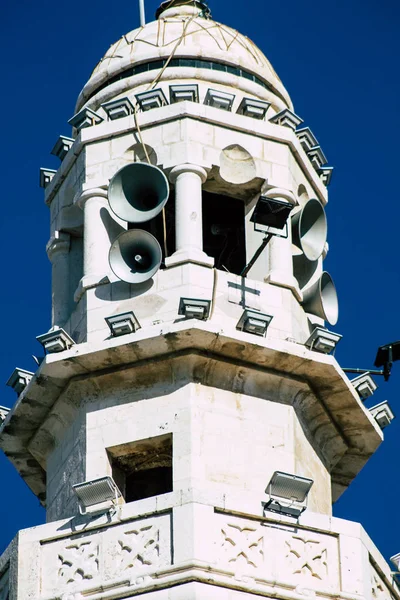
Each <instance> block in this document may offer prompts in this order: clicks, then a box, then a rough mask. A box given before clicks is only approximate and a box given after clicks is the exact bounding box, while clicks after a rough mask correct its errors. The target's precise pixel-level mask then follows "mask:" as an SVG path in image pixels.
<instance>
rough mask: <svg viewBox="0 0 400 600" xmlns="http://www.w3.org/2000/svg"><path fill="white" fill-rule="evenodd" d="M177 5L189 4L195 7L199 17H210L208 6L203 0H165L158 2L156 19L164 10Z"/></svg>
mask: <svg viewBox="0 0 400 600" xmlns="http://www.w3.org/2000/svg"><path fill="white" fill-rule="evenodd" d="M178 6H182V7H183V6H186V7H188V6H191V7H193V8H197V9H198V10H199V16H200V17H204V18H205V19H210V18H211V11H210V9H209V8H208V5H207V3H206V2H203V0H165V2H162V3H161V4H160V6H159V8H158V9H157V11H156V19H158V18H159V17H160V16H161V15H162V14H163V13H164V12H165V11H166V10H168V9H170V8H177V7H178Z"/></svg>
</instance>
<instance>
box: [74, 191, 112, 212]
mask: <svg viewBox="0 0 400 600" xmlns="http://www.w3.org/2000/svg"><path fill="white" fill-rule="evenodd" d="M90 198H104V199H105V200H107V199H108V192H107V190H105V189H103V188H100V187H97V188H91V189H90V190H84V191H83V192H81V193H79V194H77V195H76V196H75V198H74V204H77V205H78V206H79V207H80V208H83V207H84V205H85V203H86V201H87V200H89V199H90Z"/></svg>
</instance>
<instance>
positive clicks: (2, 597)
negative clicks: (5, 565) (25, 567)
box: [0, 569, 10, 600]
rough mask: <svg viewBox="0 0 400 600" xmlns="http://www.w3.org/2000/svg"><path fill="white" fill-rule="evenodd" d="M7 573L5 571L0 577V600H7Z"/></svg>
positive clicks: (8, 595) (8, 594) (8, 593)
mask: <svg viewBox="0 0 400 600" xmlns="http://www.w3.org/2000/svg"><path fill="white" fill-rule="evenodd" d="M9 597H10V588H9V573H8V569H7V571H6V572H5V573H4V574H3V575H2V576H1V577H0V600H9Z"/></svg>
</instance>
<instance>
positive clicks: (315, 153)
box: [307, 146, 328, 170]
mask: <svg viewBox="0 0 400 600" xmlns="http://www.w3.org/2000/svg"><path fill="white" fill-rule="evenodd" d="M307 156H308V158H309V159H310V161H311V163H312V165H313V166H314V168H315V169H317V170H318V169H321V167H323V165H326V163H327V162H328V161H327V159H326V156H325V154H324V153H323V151H322V148H321V146H314V147H313V148H310V150H308V152H307Z"/></svg>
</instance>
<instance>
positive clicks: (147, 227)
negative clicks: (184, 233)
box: [128, 190, 175, 268]
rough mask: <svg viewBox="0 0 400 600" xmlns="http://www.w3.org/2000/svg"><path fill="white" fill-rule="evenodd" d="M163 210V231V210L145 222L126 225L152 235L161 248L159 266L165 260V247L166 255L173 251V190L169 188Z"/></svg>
mask: <svg viewBox="0 0 400 600" xmlns="http://www.w3.org/2000/svg"><path fill="white" fill-rule="evenodd" d="M164 211H165V233H164V217H163V211H161V212H160V213H159V214H158V215H157V216H156V217H155V218H154V219H151V220H150V221H146V222H145V223H129V225H128V229H143V230H144V231H147V232H148V233H151V235H154V237H155V238H156V240H157V241H158V243H159V244H160V246H161V250H162V255H163V258H162V260H163V262H162V264H161V268H163V266H164V262H165V257H166V255H165V249H166V250H167V256H171V254H173V253H174V252H175V190H171V192H170V194H169V198H168V202H167V204H166V205H165V207H164Z"/></svg>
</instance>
